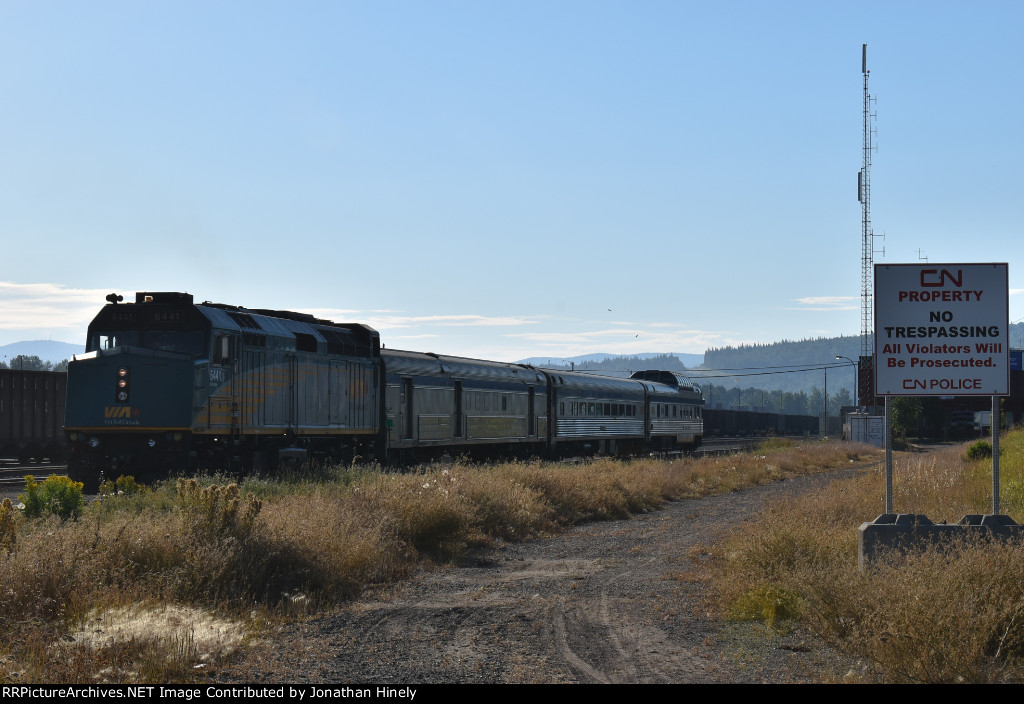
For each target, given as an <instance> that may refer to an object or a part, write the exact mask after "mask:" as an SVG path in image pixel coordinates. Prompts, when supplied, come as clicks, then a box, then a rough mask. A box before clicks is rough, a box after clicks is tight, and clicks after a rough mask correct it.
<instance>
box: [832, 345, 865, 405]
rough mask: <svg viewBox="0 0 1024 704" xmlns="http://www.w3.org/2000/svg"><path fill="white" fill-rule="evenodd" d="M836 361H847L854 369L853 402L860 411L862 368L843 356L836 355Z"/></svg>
mask: <svg viewBox="0 0 1024 704" xmlns="http://www.w3.org/2000/svg"><path fill="white" fill-rule="evenodd" d="M836 359H845V360H846V361H847V362H849V363H850V366H851V367H853V401H854V403H855V404H856V405H857V408H858V409H859V408H860V407H861V406H860V368H859V367H858V365H857V363H856V362H854V361H853V360H852V359H850V358H849V357H844V356H843V355H841V354H837V355H836Z"/></svg>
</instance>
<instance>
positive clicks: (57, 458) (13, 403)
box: [0, 369, 67, 464]
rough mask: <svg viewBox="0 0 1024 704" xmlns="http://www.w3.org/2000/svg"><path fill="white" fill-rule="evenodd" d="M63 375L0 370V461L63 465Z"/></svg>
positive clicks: (64, 448) (64, 449) (64, 378)
mask: <svg viewBox="0 0 1024 704" xmlns="http://www.w3.org/2000/svg"><path fill="white" fill-rule="evenodd" d="M65 384H66V376H65V375H64V373H63V372H43V371H23V370H18V369H0V458H3V459H14V460H17V461H18V462H20V463H22V464H24V463H26V462H29V461H32V460H34V461H36V462H42V461H43V460H44V459H48V460H50V461H51V462H63V461H64V457H65V451H66V448H67V443H66V442H65V436H64V430H63V424H64V400H65Z"/></svg>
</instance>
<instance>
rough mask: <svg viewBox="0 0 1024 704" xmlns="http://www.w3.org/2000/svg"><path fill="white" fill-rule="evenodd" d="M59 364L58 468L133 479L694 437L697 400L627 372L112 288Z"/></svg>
mask: <svg viewBox="0 0 1024 704" xmlns="http://www.w3.org/2000/svg"><path fill="white" fill-rule="evenodd" d="M107 300H108V301H109V303H108V305H106V306H104V307H103V308H102V309H101V310H100V312H99V313H98V315H97V316H96V318H95V319H94V320H93V321H92V323H91V324H90V326H89V332H88V339H87V343H86V352H85V354H82V355H76V356H75V357H74V359H72V360H71V362H70V363H69V365H68V376H67V409H66V417H65V430H66V432H67V433H68V437H69V439H70V441H71V457H70V461H69V473H70V474H71V475H72V477H73V478H76V479H79V480H85V481H88V482H90V483H94V482H95V480H96V478H98V476H99V473H100V471H103V470H106V471H107V472H108V473H110V474H113V475H114V476H116V474H117V473H135V474H136V475H137V476H140V475H141V476H147V475H149V474H152V473H157V474H166V473H168V472H175V471H188V470H189V469H191V468H204V469H207V468H209V469H215V468H223V469H233V470H260V469H263V468H267V469H272V468H274V467H276V466H277V465H278V464H280V463H282V462H291V461H305V460H308V459H319V458H323V459H328V458H331V459H351V458H353V457H356V456H359V457H363V458H366V459H376V460H379V461H383V462H396V461H397V462H403V461H410V460H416V459H420V458H423V457H429V456H434V455H436V454H438V453H442V452H454V453H460V454H461V453H467V454H471V455H513V456H523V457H526V456H559V455H567V454H579V453H597V452H601V453H638V452H643V451H654V450H659V451H664V450H673V449H694V448H696V447H698V446H699V445H700V443H701V440H702V438H703V417H702V414H703V408H702V406H703V402H704V401H703V397H702V395H701V392H700V390H699V389H698V388H696V387H695V386H694V385H693V384H692V383H691V382H690V381H689V380H688V379H687V378H686V377H684V376H682V375H680V374H676V373H672V372H666V371H642V372H636V373H634V374H633V375H632V377H631V378H629V379H625V378H615V377H606V376H595V375H591V374H586V373H581V372H570V371H556V370H548V369H542V368H537V367H533V366H530V365H526V364H511V363H502V362H489V361H484V360H477V359H466V358H461V357H452V356H447V355H438V354H432V353H421V352H406V351H399V350H391V349H385V348H384V347H382V346H381V344H380V336H379V334H378V333H377V332H376V331H375V330H373V329H372V328H369V327H367V326H365V325H360V324H339V323H334V322H332V321H329V320H321V319H318V318H315V317H313V316H311V315H306V314H302V313H294V312H290V311H277V310H262V309H246V308H240V307H237V306H231V305H225V304H220V303H210V302H205V303H202V304H198V305H197V304H195V303H194V302H193V298H192V296H191V295H189V294H187V293H171V292H163V293H160V292H140V293H137V294H136V298H135V302H134V303H122V302H121V300H122V299H121V297H120V296H117V295H115V294H111V295H110V296H108V297H107Z"/></svg>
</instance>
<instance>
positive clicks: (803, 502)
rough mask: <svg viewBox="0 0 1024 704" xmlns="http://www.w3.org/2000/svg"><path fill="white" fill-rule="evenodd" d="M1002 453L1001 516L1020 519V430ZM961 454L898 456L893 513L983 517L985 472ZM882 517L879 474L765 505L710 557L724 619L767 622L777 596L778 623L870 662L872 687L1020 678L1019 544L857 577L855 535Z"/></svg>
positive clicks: (906, 558)
mask: <svg viewBox="0 0 1024 704" xmlns="http://www.w3.org/2000/svg"><path fill="white" fill-rule="evenodd" d="M1002 445H1003V448H1004V452H1003V454H1002V460H1001V473H1002V480H1003V481H1002V485H1003V486H1004V487H1007V490H1006V491H1005V495H1004V497H1003V506H1002V509H1003V512H1004V513H1010V514H1011V515H1016V516H1017V517H1020V513H1019V512H1020V511H1021V510H1022V509H1024V503H1022V499H1024V493H1022V492H1020V491H1019V489H1018V487H1020V486H1022V485H1024V482H1022V478H1024V432H1015V433H1011V434H1009V435H1008V436H1006V438H1005V439H1004V441H1003V443H1002ZM963 456H964V447H963V446H957V447H951V448H949V449H946V450H942V451H938V452H933V453H929V454H924V455H922V454H916V455H901V456H899V457H898V459H897V461H896V462H895V463H894V480H893V485H894V486H893V489H894V507H895V508H896V510H897V511H898V512H901V513H921V514H925V515H927V516H929V517H930V518H931V519H932V520H934V521H942V520H948V521H952V522H956V521H958V520H959V519H960V517H961V516H962V515H963V514H967V513H989V512H991V473H990V472H991V468H990V464H989V463H988V462H985V461H982V462H969V461H965V460H964V459H963ZM883 511H884V477H883V474H882V469H881V468H878V469H877V470H875V471H871V472H867V473H863V474H862V475H860V476H858V477H856V478H854V479H850V480H844V481H837V482H833V483H831V484H829V485H828V486H826V487H823V488H822V489H820V490H819V491H816V492H814V493H812V494H808V495H804V496H801V497H798V498H795V499H793V500H791V501H786V502H782V503H779V504H777V505H775V506H773V507H772V509H771V510H770V511H767V512H766V513H765V514H763V515H762V516H759V517H757V518H756V519H755V520H753V521H752V522H751V523H750V524H749V525H747V526H744V527H743V528H742V529H741V530H739V531H737V532H736V533H735V535H734V537H733V538H732V539H731V540H730V541H729V542H728V543H727V544H725V545H723V546H720V549H719V551H718V553H717V554H716V558H717V559H716V561H715V562H716V566H717V575H716V579H715V582H716V586H717V588H718V589H719V590H720V592H721V594H722V596H723V607H724V608H725V610H726V612H727V613H729V614H731V615H733V616H734V617H736V618H757V619H759V620H760V619H761V618H764V619H765V620H766V621H770V620H772V618H771V613H772V612H771V608H772V603H771V602H772V601H773V600H774V601H776V602H778V601H779V599H780V598H783V597H780V595H784V598H783V601H785V604H784V610H785V612H786V613H785V616H784V617H785V618H790V619H794V620H799V621H800V622H802V623H803V624H805V625H806V626H807V627H809V628H810V629H811V630H812V631H814V632H815V633H817V634H818V635H819V636H821V637H823V638H824V639H825V640H826V641H827V642H828V643H830V644H832V645H834V646H836V647H838V648H840V649H841V650H843V651H845V652H847V653H849V654H850V655H852V656H855V657H856V658H859V659H861V660H862V661H864V662H867V663H870V669H869V670H868V671H867V672H866V674H865V675H864V677H865V678H866V679H868V680H870V681H884V682H996V681H1003V682H1007V681H1008V682H1020V681H1021V680H1022V679H1024V668H1022V666H1021V665H1022V660H1021V658H1022V657H1024V546H1022V545H1018V544H998V543H989V542H978V541H974V542H964V543H961V544H959V545H957V546H956V547H955V548H952V549H950V548H946V549H944V550H941V551H940V550H926V551H921V552H917V553H912V554H910V555H903V556H899V555H893V556H892V557H891V561H889V562H887V563H883V564H875V565H873V566H872V567H871V569H869V570H867V571H865V572H863V573H861V572H860V571H859V570H858V568H857V533H856V529H857V527H858V525H859V524H860V523H862V522H864V521H869V520H872V519H874V518H875V517H876V516H877V515H878V514H880V513H882V512H883ZM759 614H760V615H759Z"/></svg>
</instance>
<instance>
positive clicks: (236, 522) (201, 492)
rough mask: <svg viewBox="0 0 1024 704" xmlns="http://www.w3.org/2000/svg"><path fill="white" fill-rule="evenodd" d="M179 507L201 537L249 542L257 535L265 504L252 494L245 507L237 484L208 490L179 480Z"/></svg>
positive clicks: (190, 525)
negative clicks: (254, 533) (254, 527)
mask: <svg viewBox="0 0 1024 704" xmlns="http://www.w3.org/2000/svg"><path fill="white" fill-rule="evenodd" d="M178 505H179V506H180V508H181V511H182V514H183V515H184V518H185V523H186V525H187V526H188V527H189V528H190V529H191V530H192V531H193V533H195V534H196V535H197V536H199V537H206V538H213V539H218V538H221V537H229V536H230V537H233V538H236V539H245V538H248V537H249V536H250V535H251V534H252V532H253V526H254V525H255V523H256V516H257V515H258V514H259V512H260V509H261V508H262V507H263V502H262V501H261V500H260V499H258V498H256V496H255V495H253V494H249V495H248V496H247V497H246V499H245V504H244V506H243V503H242V495H241V492H240V491H239V489H238V485H237V484H228V485H227V486H218V485H216V484H214V485H212V486H207V487H204V486H202V485H201V484H200V483H199V482H198V481H197V480H195V479H179V480H178Z"/></svg>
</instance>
